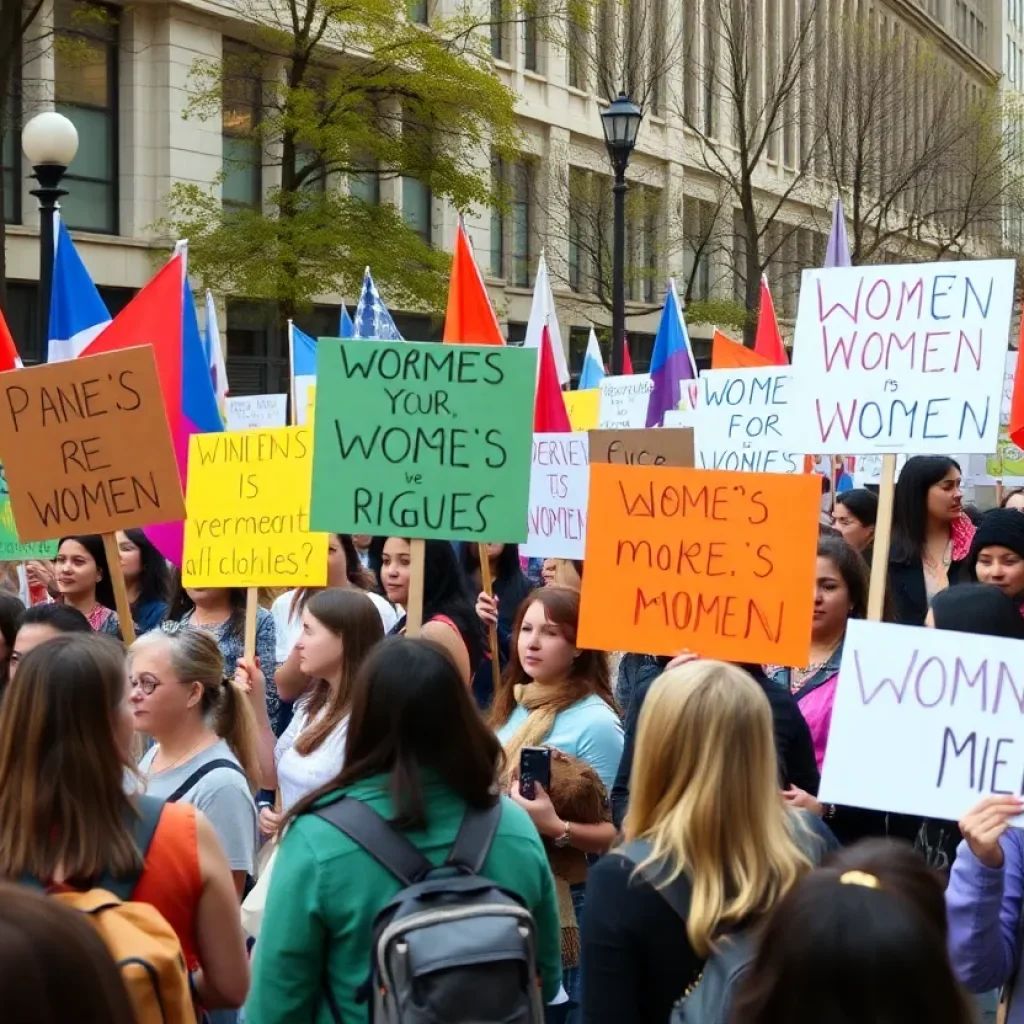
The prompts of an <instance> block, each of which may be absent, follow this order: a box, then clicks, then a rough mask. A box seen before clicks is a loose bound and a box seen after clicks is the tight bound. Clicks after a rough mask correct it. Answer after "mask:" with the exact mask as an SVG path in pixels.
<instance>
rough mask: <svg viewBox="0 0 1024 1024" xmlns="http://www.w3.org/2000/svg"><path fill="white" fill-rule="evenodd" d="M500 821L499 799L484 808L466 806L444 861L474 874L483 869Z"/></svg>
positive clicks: (450, 865)
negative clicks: (453, 841)
mask: <svg viewBox="0 0 1024 1024" xmlns="http://www.w3.org/2000/svg"><path fill="white" fill-rule="evenodd" d="M500 821H501V800H500V799H498V800H496V801H495V802H494V803H493V804H492V805H491V806H490V807H488V808H487V809H486V810H484V811H481V810H477V809H476V808H475V807H467V808H466V813H465V814H464V815H463V817H462V824H461V825H460V826H459V834H458V835H457V836H456V837H455V843H454V845H453V846H452V849H451V853H449V854H448V859H447V860H446V861H445V864H447V865H448V866H449V867H459V868H465V869H466V870H467V871H471V872H472V873H473V874H474V875H479V874H480V871H481V870H482V869H483V866H484V861H485V860H487V854H488V853H490V852H491V843H493V842H494V836H495V833H496V832H497V831H498V822H500Z"/></svg>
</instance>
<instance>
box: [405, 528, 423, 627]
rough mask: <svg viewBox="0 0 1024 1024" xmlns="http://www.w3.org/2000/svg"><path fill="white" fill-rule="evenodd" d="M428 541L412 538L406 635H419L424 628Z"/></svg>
mask: <svg viewBox="0 0 1024 1024" xmlns="http://www.w3.org/2000/svg"><path fill="white" fill-rule="evenodd" d="M426 545H427V542H426V541H425V540H410V541H409V548H410V561H409V603H408V604H407V605H406V606H405V635H406V636H408V637H417V636H419V635H420V631H421V630H422V629H423V576H424V573H425V571H426V562H427V547H426Z"/></svg>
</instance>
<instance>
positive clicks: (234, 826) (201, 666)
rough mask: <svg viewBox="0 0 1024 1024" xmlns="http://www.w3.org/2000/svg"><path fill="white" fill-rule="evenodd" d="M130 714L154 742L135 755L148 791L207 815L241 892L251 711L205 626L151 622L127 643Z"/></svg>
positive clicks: (251, 820)
mask: <svg viewBox="0 0 1024 1024" xmlns="http://www.w3.org/2000/svg"><path fill="white" fill-rule="evenodd" d="M129 668H130V671H131V676H132V684H133V686H132V697H131V704H132V717H133V720H134V722H135V728H136V730H137V731H138V732H141V733H145V734H146V735H148V736H151V737H152V738H153V739H154V740H155V741H156V745H155V746H154V747H152V748H151V749H150V750H148V751H147V752H146V753H145V755H144V756H143V758H142V760H141V761H140V762H139V772H140V774H141V775H142V776H143V778H144V780H145V783H146V792H147V793H148V794H149V795H150V796H156V797H160V798H161V799H163V800H168V801H170V802H172V803H175V802H177V801H179V800H180V801H182V802H183V803H188V804H192V806H193V807H196V808H197V809H198V810H200V811H202V812H203V814H205V815H206V817H207V818H208V819H209V822H210V824H211V825H212V826H213V830H214V831H215V832H216V833H217V838H218V839H219V840H220V844H221V847H222V848H223V849H224V853H225V854H226V855H227V858H228V864H229V866H230V867H231V872H232V876H233V877H234V880H235V888H236V890H237V891H238V893H239V895H241V893H242V891H243V888H244V886H245V879H246V875H251V874H252V873H253V869H254V867H255V859H256V843H257V831H256V804H255V802H254V801H253V797H252V793H253V790H255V789H256V787H257V784H258V782H259V771H260V768H259V758H258V755H257V746H256V718H255V716H254V714H253V711H252V708H251V706H250V703H249V698H248V696H247V695H246V693H245V692H244V691H243V690H241V689H240V688H239V687H237V686H235V685H234V683H233V682H232V681H231V680H230V679H226V678H225V676H224V659H223V657H221V653H220V648H219V647H218V645H217V641H216V640H214V638H213V637H212V636H210V634H209V633H204V632H201V631H200V630H198V629H191V628H188V627H186V628H185V629H181V630H179V631H178V632H176V633H173V634H168V633H164V632H162V631H161V630H153V631H152V632H149V633H147V634H145V635H144V636H142V637H140V638H139V639H138V640H136V641H135V643H134V644H132V647H131V651H130V652H129Z"/></svg>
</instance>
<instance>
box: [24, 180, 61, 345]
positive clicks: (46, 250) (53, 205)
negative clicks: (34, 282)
mask: <svg viewBox="0 0 1024 1024" xmlns="http://www.w3.org/2000/svg"><path fill="white" fill-rule="evenodd" d="M32 171H33V174H32V177H33V178H35V179H36V181H37V182H38V187H37V188H34V189H32V191H31V193H30V194H31V195H34V196H35V197H36V199H38V200H39V343H40V349H39V351H40V353H41V355H42V357H43V359H44V360H45V359H46V346H47V344H48V342H49V338H50V293H51V291H52V290H53V254H54V253H53V248H54V247H53V241H54V239H53V215H54V212H55V211H56V210H57V203H58V201H59V200H60V199H61V197H62V196H66V195H67V194H68V193H67V190H66V189H63V188H61V187H60V181H61V178H63V177H64V172H65V171H67V167H65V166H64V165H63V164H36V165H35V166H34V167H33V168H32Z"/></svg>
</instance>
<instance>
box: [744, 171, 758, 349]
mask: <svg viewBox="0 0 1024 1024" xmlns="http://www.w3.org/2000/svg"><path fill="white" fill-rule="evenodd" d="M743 191H744V196H743V199H742V203H741V207H742V210H743V234H744V237H745V241H746V245H745V258H744V269H745V278H746V285H745V288H744V306H745V307H746V310H747V318H746V320H745V321H744V324H743V344H744V345H746V346H747V348H753V347H754V339H755V338H756V336H757V313H758V309H759V308H760V305H761V248H760V242H761V239H760V234H759V232H758V229H757V215H756V214H755V212H754V200H753V187H752V184H751V183H750V182H744V186H743Z"/></svg>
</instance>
